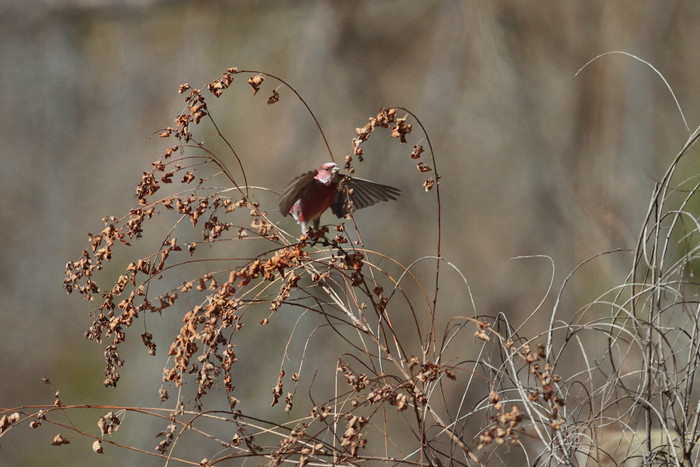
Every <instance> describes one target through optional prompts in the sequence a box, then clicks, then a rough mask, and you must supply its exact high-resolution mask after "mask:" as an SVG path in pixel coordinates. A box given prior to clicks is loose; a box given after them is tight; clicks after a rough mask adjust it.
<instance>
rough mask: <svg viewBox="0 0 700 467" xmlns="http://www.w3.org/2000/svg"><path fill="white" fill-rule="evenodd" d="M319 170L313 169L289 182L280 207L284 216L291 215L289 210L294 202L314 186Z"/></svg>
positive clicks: (281, 197) (281, 196)
mask: <svg viewBox="0 0 700 467" xmlns="http://www.w3.org/2000/svg"><path fill="white" fill-rule="evenodd" d="M317 173H318V172H317V171H316V170H312V171H310V172H306V173H305V174H301V175H299V176H298V177H297V178H295V179H294V180H292V181H291V182H289V184H288V185H287V186H286V188H285V189H284V190H283V191H282V194H281V195H280V202H279V208H280V212H281V213H282V215H283V216H285V217H286V216H287V215H289V210H290V209H292V206H294V203H296V202H297V200H298V199H299V198H301V197H303V196H304V193H305V192H306V191H307V190H308V189H309V188H310V187H312V186H313V180H314V177H315V176H316V174H317Z"/></svg>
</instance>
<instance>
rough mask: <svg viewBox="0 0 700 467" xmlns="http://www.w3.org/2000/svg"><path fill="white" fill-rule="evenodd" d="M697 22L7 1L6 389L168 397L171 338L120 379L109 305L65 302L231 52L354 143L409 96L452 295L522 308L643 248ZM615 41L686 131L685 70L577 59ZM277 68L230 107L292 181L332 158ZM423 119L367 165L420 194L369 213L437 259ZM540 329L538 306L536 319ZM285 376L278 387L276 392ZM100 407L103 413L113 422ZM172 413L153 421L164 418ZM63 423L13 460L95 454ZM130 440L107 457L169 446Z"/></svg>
mask: <svg viewBox="0 0 700 467" xmlns="http://www.w3.org/2000/svg"><path fill="white" fill-rule="evenodd" d="M699 21H700V3H698V2H693V1H681V0H678V1H670V0H645V1H639V0H627V1H616V2H605V1H586V2H577V1H561V2H542V3H539V2H520V1H517V0H489V1H476V0H464V1H433V0H404V1H377V0H372V1H364V0H357V1H353V2H343V1H288V0H266V1H253V0H230V1H215V0H205V1H197V2H186V1H157V0H124V1H119V0H114V1H110V0H43V1H41V0H8V1H4V2H2V3H0V86H1V88H2V90H3V91H2V94H1V95H0V161H1V164H0V196H1V197H2V200H3V202H2V203H1V204H0V244H1V245H2V248H0V294H2V300H0V375H1V376H0V406H1V407H16V406H25V405H37V404H52V403H53V401H54V396H53V391H52V390H51V388H50V387H48V386H46V385H44V383H42V380H41V378H42V377H48V378H50V380H51V381H52V383H53V385H54V387H55V389H57V390H60V391H61V398H62V400H63V403H64V404H73V403H75V404H115V405H130V406H138V405H143V406H149V407H157V406H159V405H160V402H159V399H158V394H157V388H158V387H159V384H160V369H161V368H162V367H163V365H164V360H163V359H164V358H165V353H166V352H165V351H164V350H165V348H162V347H161V352H160V353H159V356H158V357H156V358H152V357H147V356H146V355H145V351H144V349H143V347H142V346H141V344H140V343H134V346H133V347H134V348H133V350H132V349H131V348H129V350H127V347H125V348H124V349H123V352H124V354H123V355H122V356H123V357H124V358H126V360H127V366H126V367H125V369H124V372H123V373H122V381H121V382H120V384H119V386H118V387H117V388H116V389H114V390H107V389H105V388H104V387H103V386H102V381H103V374H102V367H103V356H102V350H103V348H102V346H99V345H96V344H94V343H92V342H88V341H87V340H85V339H84V338H83V333H84V331H85V329H86V328H87V327H88V326H89V325H90V324H91V318H90V317H89V316H88V313H89V312H90V311H91V309H92V307H91V304H88V303H86V302H83V301H81V300H80V298H79V297H77V296H75V295H74V296H68V297H67V296H66V294H65V292H64V291H63V289H62V287H61V285H62V284H61V281H62V279H63V269H64V266H65V264H66V262H67V261H70V260H76V259H78V257H79V256H80V252H81V251H82V250H83V249H85V248H87V246H88V244H87V237H86V233H87V232H91V231H99V230H101V229H102V228H103V224H102V222H101V218H102V217H105V216H108V215H115V216H122V215H124V214H125V213H126V212H128V209H129V208H130V207H131V206H133V205H134V204H135V203H136V201H135V198H134V194H133V193H134V192H133V188H134V187H135V185H136V183H137V182H138V181H139V180H140V175H141V172H142V171H145V170H149V169H150V167H151V165H150V164H151V162H153V161H155V160H157V159H158V158H159V157H160V155H161V153H162V151H163V149H164V148H166V147H169V146H170V145H171V144H166V143H165V142H163V141H162V140H157V139H156V140H149V139H147V138H148V137H149V136H150V135H151V134H153V133H155V132H157V131H158V130H160V129H162V128H164V127H167V126H174V122H173V118H174V117H175V116H176V115H177V114H178V113H179V112H181V111H182V110H183V105H184V102H183V96H181V95H179V94H178V93H177V89H178V85H180V84H182V83H185V82H187V83H190V84H191V85H193V86H196V87H202V86H204V85H205V84H206V83H208V82H210V81H212V80H213V79H215V78H217V77H218V76H220V74H221V73H222V72H223V71H224V70H225V69H226V68H227V67H234V66H235V67H239V68H242V69H249V70H260V71H265V72H268V73H272V74H274V75H277V76H279V77H281V78H283V79H284V80H285V81H287V82H288V83H290V84H291V85H292V86H294V87H295V89H296V90H297V91H298V92H299V93H300V94H301V95H302V96H303V98H304V99H305V100H306V102H307V103H308V105H309V106H310V108H311V109H312V110H313V112H314V113H315V115H316V117H317V118H318V120H319V123H320V124H321V126H322V127H323V130H324V132H325V135H326V137H327V138H328V141H329V144H330V146H331V149H332V150H333V154H334V156H335V159H336V161H342V160H343V156H344V155H346V154H348V153H349V152H350V147H351V146H350V143H351V140H352V138H353V137H354V136H355V128H356V127H362V126H363V125H364V124H365V123H366V122H367V118H369V117H370V116H374V115H375V114H376V112H377V110H378V109H379V108H381V107H389V106H402V107H406V108H408V109H410V110H411V111H412V112H413V113H415V114H416V115H417V116H418V118H419V119H420V121H421V122H422V123H423V125H424V126H425V127H426V129H427V131H428V134H429V136H430V138H431V142H432V144H433V147H434V150H435V154H436V158H437V168H438V170H439V173H440V174H441V176H442V179H441V185H440V188H441V190H442V191H441V196H442V225H443V235H444V236H443V243H442V254H443V256H444V257H445V258H447V259H448V260H449V261H450V262H452V263H453V264H454V265H455V266H456V267H457V268H459V269H460V271H461V272H462V273H463V274H464V276H465V277H466V279H467V280H468V281H469V286H470V288H471V292H472V295H473V299H474V303H475V305H476V310H474V309H473V308H472V306H471V301H470V298H469V293H468V290H467V289H466V287H465V285H464V283H463V282H462V281H461V279H460V278H459V276H458V274H456V273H454V272H450V271H449V270H448V269H447V268H446V269H445V272H444V276H443V278H442V280H443V281H444V282H443V283H442V287H441V294H442V295H441V301H440V304H439V306H440V309H439V312H440V313H441V314H442V316H443V317H444V318H445V319H447V318H449V317H451V316H455V315H463V316H473V315H474V314H489V315H494V314H497V313H504V315H505V316H507V317H508V319H509V320H510V321H511V322H512V323H513V324H514V325H515V326H518V325H520V324H522V323H523V322H525V320H526V318H527V316H529V315H530V313H532V312H533V310H535V308H536V307H537V305H538V304H539V303H540V302H541V301H542V300H545V306H544V308H545V309H546V308H547V305H549V307H550V309H551V305H552V303H553V302H554V298H555V296H554V295H555V294H554V293H550V294H549V295H547V291H548V287H549V284H550V281H553V285H552V287H553V291H554V292H556V291H558V290H559V288H560V287H561V285H562V283H563V281H564V279H565V278H566V276H567V275H568V274H569V273H570V272H571V271H572V270H573V269H574V268H575V267H576V266H577V265H578V264H580V263H581V262H583V261H585V260H587V259H589V258H591V257H592V256H594V255H596V254H598V253H601V252H605V251H609V250H615V249H623V250H625V249H627V250H629V249H632V248H634V246H635V243H636V240H637V236H638V231H639V229H640V226H641V225H642V221H643V219H644V216H645V214H646V210H647V208H648V204H649V199H650V196H651V190H652V188H653V186H654V183H655V181H656V180H658V179H659V178H660V177H661V176H662V175H663V173H664V172H665V170H666V168H667V166H668V165H669V164H670V162H671V160H672V159H673V157H674V156H675V154H676V152H677V151H678V149H679V148H680V147H681V145H682V144H683V143H684V142H685V141H686V140H687V138H688V136H689V134H690V131H692V130H693V129H694V128H695V127H696V126H697V125H698V122H699V121H700V105H699V104H700V92H698V91H700V87H699V85H698V79H697V76H698V74H699V72H700V48H698V47H697V44H698V43H700V37H699V36H700V29H699V28H698V27H697V24H698V22H699ZM609 51H625V52H628V53H630V54H634V55H636V56H638V57H640V58H641V59H644V60H646V61H647V62H649V63H651V64H653V66H654V67H656V69H657V70H658V71H659V72H660V73H662V74H663V76H664V77H665V79H666V80H667V82H668V85H669V86H670V87H672V89H673V91H674V92H675V95H676V98H677V99H678V103H679V104H680V106H681V107H682V109H683V112H684V114H685V119H686V120H687V127H686V124H685V123H684V120H683V118H682V116H681V113H680V112H679V110H678V107H677V105H676V102H675V101H674V99H673V97H672V95H671V94H670V92H669V90H668V88H667V86H666V84H665V83H664V82H663V81H662V79H661V78H660V77H659V76H658V75H657V74H656V73H655V72H654V71H653V70H652V69H651V68H649V67H648V66H646V65H644V64H642V63H640V62H639V61H636V60H634V59H632V58H630V57H627V56H624V55H619V54H617V55H608V56H605V57H602V58H601V59H598V60H596V61H594V62H593V63H591V64H590V65H588V66H587V67H586V68H584V69H583V70H582V71H581V72H580V73H578V75H576V73H577V71H578V70H579V69H580V68H582V67H583V66H584V65H585V64H586V63H587V62H588V61H589V60H591V59H592V58H594V57H596V56H597V55H599V54H601V53H605V52H609ZM575 75H576V76H575ZM277 85H278V84H277V83H274V82H273V80H268V81H266V82H265V84H264V90H263V91H262V92H261V94H259V95H257V96H253V95H252V93H251V92H250V89H249V88H248V87H247V85H246V84H245V78H243V77H242V76H241V77H239V78H237V80H236V81H235V82H234V85H233V86H232V88H231V91H230V92H228V93H227V94H225V96H224V97H222V100H220V101H216V104H217V105H216V106H215V107H213V108H211V111H212V114H213V115H214V117H215V118H216V121H217V124H218V125H219V129H220V130H221V132H222V133H223V134H224V135H225V136H226V137H227V138H228V139H229V141H230V142H231V143H232V144H233V146H234V147H235V149H236V151H237V153H238V155H239V156H240V157H241V159H242V161H243V163H244V164H245V166H246V171H247V175H248V180H249V181H250V183H251V184H253V185H260V186H268V187H270V188H272V189H276V190H281V189H282V188H283V187H284V185H285V184H286V182H287V181H288V180H289V179H290V178H291V177H292V176H295V175H298V174H299V173H301V172H304V171H306V170H310V169H312V168H315V167H317V166H318V165H319V164H320V163H322V162H326V161H327V160H328V159H329V155H328V153H327V150H326V149H325V146H324V144H323V140H322V139H321V137H320V135H319V133H318V131H317V129H316V126H315V124H314V122H313V120H312V119H311V118H310V117H309V115H308V113H307V112H306V110H305V109H304V107H303V106H302V105H301V104H300V103H299V102H298V101H297V100H296V99H295V98H294V97H293V96H292V94H291V92H289V91H288V90H286V89H285V88H281V89H280V93H281V95H282V100H281V101H280V102H279V103H278V104H275V105H274V106H267V105H266V104H265V102H266V100H267V96H268V95H269V93H270V90H271V89H272V88H273V87H277ZM209 99H210V101H209V102H210V104H212V103H213V102H214V101H215V99H214V98H213V96H212V97H210V98H209ZM224 99H227V100H224ZM422 137H423V135H422V134H420V131H419V129H418V128H417V125H414V131H413V133H412V134H411V135H410V137H409V144H408V145H403V146H401V145H399V144H398V142H397V141H396V140H392V139H391V138H389V137H388V133H386V134H383V135H379V134H377V135H373V137H372V138H371V140H370V141H369V142H368V143H367V144H366V145H365V146H364V149H365V155H366V162H365V163H364V164H359V163H356V165H355V167H356V175H357V176H359V177H362V178H371V179H372V180H376V181H379V182H380V183H386V184H389V185H393V186H396V187H399V188H401V190H402V191H403V194H402V197H401V199H400V201H399V202H393V203H386V204H382V205H379V206H376V207H374V208H372V209H371V210H370V209H368V210H367V211H366V212H365V211H361V212H359V213H358V214H357V215H356V219H357V222H358V225H360V226H361V229H362V232H363V238H364V240H365V243H366V244H367V246H368V248H371V249H374V250H377V251H383V252H386V253H387V254H389V255H390V256H392V257H394V258H395V259H397V260H399V261H400V262H402V263H403V264H409V263H410V262H412V261H413V260H415V259H417V258H418V257H420V256H422V255H430V254H435V243H436V237H435V235H436V229H435V225H436V224H435V212H436V210H435V193H434V192H431V193H425V191H424V189H423V187H422V186H421V185H422V183H423V181H424V179H425V177H424V176H423V175H422V174H420V173H418V171H417V170H416V168H415V161H413V160H411V159H410V157H409V154H410V152H411V146H412V145H413V144H417V143H418V141H419V140H420V139H421V138H422ZM168 143H170V142H168ZM422 144H424V146H426V147H427V145H426V144H425V141H424V142H423V143H422ZM225 162H226V163H227V164H229V166H230V167H232V168H233V167H234V166H235V165H234V160H233V158H230V159H228V160H225ZM273 206H274V204H273ZM270 215H271V217H272V219H275V220H281V216H279V214H278V213H274V212H270ZM325 219H326V222H330V221H331V218H330V215H327V217H326V218H325ZM284 222H286V224H285V226H286V228H287V230H290V231H294V232H296V229H297V227H296V226H295V225H292V222H293V221H291V220H289V219H287V220H285V221H284ZM153 247H154V245H152V244H150V245H148V244H146V245H144V244H139V245H136V246H135V249H136V251H137V253H135V254H142V253H143V252H144V251H149V250H152V249H153ZM528 255H546V256H549V257H550V258H551V260H552V262H553V263H554V265H555V267H556V270H554V271H553V269H552V264H551V262H550V261H548V260H547V259H546V258H542V257H537V258H531V259H518V260H513V259H512V258H514V257H518V256H528ZM121 259H122V260H126V259H125V258H121ZM631 261H632V256H631V255H630V254H629V253H624V252H621V253H616V254H613V255H607V256H604V257H600V258H597V259H596V260H594V261H592V262H591V263H590V264H587V265H586V266H585V267H584V268H582V269H581V271H580V272H579V273H578V274H577V276H576V278H577V280H575V281H573V282H572V283H571V284H570V285H569V286H567V289H566V293H565V296H564V298H565V301H564V302H563V303H564V305H563V306H562V307H561V309H560V313H561V315H560V316H559V317H560V318H562V319H567V317H569V318H570V317H571V316H573V314H574V313H575V312H576V310H577V309H578V308H579V307H581V306H583V305H585V304H586V303H587V302H588V301H590V300H592V299H594V298H595V297H596V296H597V295H598V294H599V293H601V292H604V291H606V290H609V289H610V288H612V287H614V286H615V285H617V284H620V283H622V281H623V280H624V278H625V276H626V274H627V273H628V272H629V269H630V266H631ZM123 266H124V265H123V264H122V265H120V267H122V268H123ZM432 267H433V263H431V264H430V266H429V267H428V269H427V270H428V271H429V270H430V269H431V268H432ZM426 277H431V276H426ZM542 318H543V320H544V321H547V320H548V318H549V315H547V314H546V313H545V315H544V316H543V317H542ZM177 321H178V319H175V320H174V323H175V324H177ZM149 325H150V326H151V327H152V328H153V329H158V325H159V319H157V318H156V319H153V318H150V321H149ZM542 326H544V325H542ZM543 328H544V327H540V323H539V322H538V321H537V320H530V321H528V322H527V330H528V331H529V333H530V335H533V334H536V333H538V332H541V330H542V329H543ZM153 329H152V332H153ZM168 329H169V328H168ZM172 329H175V328H172ZM171 331H172V330H169V331H168V332H171ZM156 332H157V331H156ZM154 333H155V332H154ZM172 335H173V334H172V332H171V333H170V334H167V333H166V335H165V336H164V338H165V339H164V340H165V341H167V339H168V338H169V337H170V336H172ZM135 337H136V336H135V335H134V336H133V337H132V338H135ZM166 348H167V347H166ZM276 358H277V357H275V359H273V360H272V365H273V366H275V365H277V366H278V365H279V362H278V360H277V359H276ZM273 373H274V371H273ZM273 384H274V381H270V382H269V384H268V383H266V385H265V386H264V388H262V391H261V392H262V393H264V400H265V401H266V403H269V389H270V388H271V387H272V385H273ZM71 417H72V419H73V421H74V422H81V420H80V415H79V414H78V412H74V413H71ZM93 419H94V416H91V418H86V421H85V422H84V423H85V425H84V426H85V427H89V429H91V430H93V431H96V426H95V425H94V420H93ZM153 426H154V428H151V430H152V431H149V435H148V436H150V437H152V436H153V433H154V432H155V431H159V430H160V429H162V428H164V427H161V426H160V425H157V424H156V425H153ZM55 431H56V428H55V427H49V428H42V429H40V430H34V431H32V430H30V429H29V428H28V427H27V426H26V425H25V426H22V427H20V429H18V430H15V431H14V432H12V433H9V434H8V435H7V436H6V437H3V438H1V439H0V445H1V446H2V447H1V448H0V463H1V464H2V465H13V466H24V465H47V464H48V463H50V464H51V465H73V466H78V465H93V464H94V462H95V458H94V457H93V456H94V454H92V452H91V451H90V449H89V445H90V444H91V442H90V441H89V440H87V439H81V438H78V439H75V441H74V443H73V444H72V445H71V446H67V447H61V448H56V447H50V446H49V443H50V440H51V439H52V438H53V436H55V434H56V433H55ZM63 434H64V435H68V433H63ZM93 434H95V433H93ZM120 441H123V442H124V443H125V444H129V442H132V443H137V442H138V441H135V440H133V439H132V440H129V439H121V440H120ZM74 444H75V445H77V446H75V445H74ZM150 444H152V445H153V446H155V444H157V440H156V439H155V438H152V440H149V441H148V442H147V443H145V446H149V447H150ZM112 452H113V453H115V454H118V455H113V456H103V457H101V458H100V459H99V460H100V462H101V465H125V464H128V463H129V462H133V463H139V464H140V465H150V464H148V462H151V460H149V459H148V458H146V457H145V456H143V455H141V454H131V453H129V452H128V451H119V452H115V451H114V449H112ZM196 456H197V454H192V457H193V458H197V457H196ZM152 462H153V465H162V461H160V460H153V461H152Z"/></svg>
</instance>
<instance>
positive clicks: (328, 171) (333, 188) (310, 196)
mask: <svg viewBox="0 0 700 467" xmlns="http://www.w3.org/2000/svg"><path fill="white" fill-rule="evenodd" d="M339 171H340V167H338V165H336V164H335V163H334V162H326V163H325V164H323V165H321V166H320V167H319V168H318V169H316V170H311V171H309V172H306V173H303V174H301V175H299V176H298V177H296V178H295V179H294V180H292V181H291V182H289V184H287V186H286V188H285V189H284V190H283V191H282V194H281V195H280V200H279V208H280V212H281V213H282V215H283V216H284V217H286V216H287V215H289V214H291V215H292V217H294V220H296V221H297V223H299V224H300V225H301V233H302V234H305V233H306V232H307V230H308V229H309V228H311V229H312V230H318V229H319V226H320V224H321V215H322V214H323V213H324V212H325V211H326V210H327V209H328V208H329V207H330V208H331V211H332V212H333V214H335V215H336V216H338V218H343V217H345V216H347V215H348V214H349V213H351V212H353V211H354V210H356V209H362V208H366V207H368V206H372V205H374V204H376V203H379V202H381V201H389V200H396V197H397V196H399V195H400V194H401V190H399V189H398V188H394V187H391V186H388V185H381V184H379V183H375V182H371V181H369V180H364V179H362V178H355V177H351V176H349V175H342V174H338V172H339Z"/></svg>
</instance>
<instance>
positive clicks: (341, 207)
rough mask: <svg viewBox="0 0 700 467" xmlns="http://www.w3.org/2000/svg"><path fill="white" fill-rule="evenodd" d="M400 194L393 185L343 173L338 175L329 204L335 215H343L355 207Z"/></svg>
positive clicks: (389, 198)
mask: <svg viewBox="0 0 700 467" xmlns="http://www.w3.org/2000/svg"><path fill="white" fill-rule="evenodd" d="M400 194H401V190H399V189H398V188H394V187H393V186H388V185H382V184H379V183H375V182H370V181H369V180H363V179H361V178H353V177H349V176H347V175H344V176H341V177H340V180H339V183H338V193H337V194H336V195H335V200H334V201H333V204H331V210H332V211H333V214H335V215H336V216H338V217H345V216H346V215H347V214H348V213H350V212H352V211H355V210H357V209H362V208H366V207H368V206H372V205H373V204H377V203H379V202H381V201H389V200H395V199H396V197H397V196H399V195H400Z"/></svg>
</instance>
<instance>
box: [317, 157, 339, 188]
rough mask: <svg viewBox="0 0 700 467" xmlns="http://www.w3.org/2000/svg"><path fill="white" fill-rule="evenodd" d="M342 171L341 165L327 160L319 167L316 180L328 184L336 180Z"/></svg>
mask: <svg viewBox="0 0 700 467" xmlns="http://www.w3.org/2000/svg"><path fill="white" fill-rule="evenodd" d="M338 171H340V167H338V165H337V164H335V163H334V162H326V163H325V164H323V165H322V166H321V167H319V168H318V170H317V174H316V177H315V178H316V180H318V181H319V182H321V183H324V184H326V185H328V184H330V183H332V182H334V181H335V179H336V176H337V174H338Z"/></svg>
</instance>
